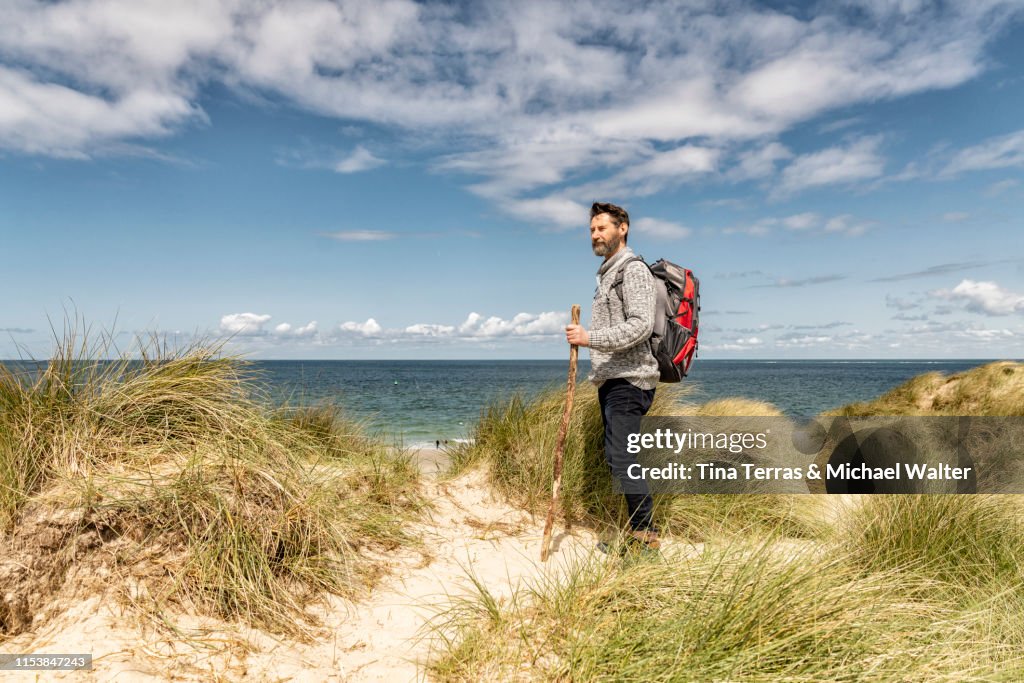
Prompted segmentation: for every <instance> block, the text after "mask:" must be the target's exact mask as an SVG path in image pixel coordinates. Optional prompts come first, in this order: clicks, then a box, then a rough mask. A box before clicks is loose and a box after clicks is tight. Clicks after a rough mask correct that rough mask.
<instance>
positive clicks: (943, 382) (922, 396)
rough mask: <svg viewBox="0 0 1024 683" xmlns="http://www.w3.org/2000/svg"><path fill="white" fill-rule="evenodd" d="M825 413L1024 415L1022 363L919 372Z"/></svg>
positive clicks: (1000, 362) (852, 414)
mask: <svg viewBox="0 0 1024 683" xmlns="http://www.w3.org/2000/svg"><path fill="white" fill-rule="evenodd" d="M824 414H825V415H845V416H857V415H1024V364H1021V363H1016V362H1013V361H996V362H993V363H987V364H985V365H981V366H979V367H976V368H971V369H970V370H966V371H964V372H959V373H956V374H953V375H949V376H946V375H943V374H942V373H940V372H928V373H925V374H923V375H918V376H916V377H913V378H911V379H910V380H908V381H906V382H904V383H903V384H901V385H899V386H897V387H895V388H894V389H892V390H890V391H887V392H886V393H884V394H882V395H881V396H879V397H878V398H876V399H874V400H871V401H862V402H857V403H851V404H848V405H845V406H842V407H840V408H837V409H835V410H832V411H828V412H826V413H824Z"/></svg>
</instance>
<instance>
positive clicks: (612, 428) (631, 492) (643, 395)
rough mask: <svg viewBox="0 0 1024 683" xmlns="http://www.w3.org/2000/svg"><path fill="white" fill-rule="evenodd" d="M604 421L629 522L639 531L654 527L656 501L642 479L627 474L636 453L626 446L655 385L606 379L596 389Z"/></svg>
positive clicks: (606, 449) (608, 453)
mask: <svg viewBox="0 0 1024 683" xmlns="http://www.w3.org/2000/svg"><path fill="white" fill-rule="evenodd" d="M597 397H598V400H599V401H600V403H601V419H602V420H603V421H604V459H605V462H607V463H608V468H609V469H610V470H611V473H612V477H613V478H615V479H616V480H617V481H618V482H619V483H620V485H621V486H622V490H623V492H624V495H625V496H626V507H627V508H628V510H629V526H630V527H631V528H632V529H634V530H638V531H654V524H653V522H652V520H651V513H652V512H653V509H654V501H653V500H652V499H651V493H650V489H649V488H648V487H647V482H645V481H644V480H643V479H637V480H633V479H630V478H629V477H628V475H627V472H628V470H629V466H630V465H633V464H635V463H636V456H634V455H630V454H629V452H628V451H627V450H626V439H627V437H628V435H629V434H631V433H638V432H639V431H640V418H642V417H643V416H644V415H646V414H647V411H648V410H649V409H650V407H651V403H652V402H653V401H654V389H641V388H639V387H637V386H635V385H633V384H630V383H629V381H628V380H625V379H622V378H616V379H609V380H605V382H604V383H603V384H601V386H600V387H599V388H598V390H597Z"/></svg>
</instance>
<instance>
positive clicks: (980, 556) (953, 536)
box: [836, 494, 1024, 590]
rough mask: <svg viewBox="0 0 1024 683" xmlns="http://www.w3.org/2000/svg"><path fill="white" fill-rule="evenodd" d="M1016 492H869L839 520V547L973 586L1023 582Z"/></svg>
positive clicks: (877, 565)
mask: <svg viewBox="0 0 1024 683" xmlns="http://www.w3.org/2000/svg"><path fill="white" fill-rule="evenodd" d="M1022 512H1024V510H1022V508H1021V503H1020V496H1014V495H985V494H976V495H928V494H921V495H894V496H863V497H861V498H860V500H858V504H857V505H854V506H851V507H850V508H849V509H848V510H847V511H846V512H845V513H844V514H843V515H842V516H841V517H840V519H839V522H838V524H837V534H836V539H837V546H836V551H837V554H841V555H843V556H844V557H847V558H848V559H849V561H850V562H851V563H852V564H853V565H855V566H857V567H859V568H861V569H863V570H865V571H889V570H898V571H904V572H906V573H910V574H914V575H916V576H927V577H929V578H932V579H935V580H936V581H941V582H943V583H946V584H949V585H951V586H954V587H967V588H971V589H977V588H985V587H995V588H996V589H997V590H998V589H1001V588H1002V587H1005V586H1020V587H1021V588H1022V589H1024V566H1022V564H1021V558H1024V516H1022Z"/></svg>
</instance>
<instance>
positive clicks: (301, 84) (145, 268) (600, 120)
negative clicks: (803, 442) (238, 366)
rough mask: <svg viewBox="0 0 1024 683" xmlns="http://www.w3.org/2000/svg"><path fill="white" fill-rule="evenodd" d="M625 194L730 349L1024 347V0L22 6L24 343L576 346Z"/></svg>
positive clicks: (508, 351) (17, 63)
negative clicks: (610, 216) (598, 222)
mask: <svg viewBox="0 0 1024 683" xmlns="http://www.w3.org/2000/svg"><path fill="white" fill-rule="evenodd" d="M594 201H611V202H615V203H618V204H621V205H623V206H625V207H626V209H628V211H629V213H630V216H631V225H630V239H629V245H630V247H632V248H633V249H634V251H636V252H637V253H639V254H641V255H643V256H644V257H645V258H647V260H648V261H650V262H653V261H654V260H656V259H658V258H666V259H668V260H670V261H673V262H675V263H678V264H680V265H683V266H686V267H689V268H691V269H693V270H694V272H695V273H696V275H697V276H698V277H699V278H700V281H701V296H702V300H701V303H702V310H701V318H700V320H701V334H700V342H701V346H700V352H699V358H709V359H712V358H718V359H742V358H750V359H766V358H1021V357H1024V249H1022V248H1021V246H1020V238H1019V235H1020V234H1021V232H1022V228H1024V0H1016V1H1012V2H1004V1H1001V0H978V1H970V2H967V1H964V2H939V3H936V2H917V1H915V0H898V1H891V2H890V1H886V0H867V1H864V2H822V3H796V2H773V3H748V2H690V3H674V2H672V3H646V4H639V3H635V2H630V1H628V0H588V1H583V2H564V3H555V2H515V3H505V2H473V3H469V2H467V3H430V2H424V3H417V2H410V1H408V0H383V1H381V0H374V1H359V2H350V1H348V0H344V1H337V2H330V1H328V0H300V1H297V2H277V1H274V0H266V1H263V2H240V1H238V0H196V1H189V0H179V1H178V2H174V3H166V2H162V1H149V0H70V1H67V2H29V1H25V0H0V264H2V266H0V291H2V292H3V294H4V295H3V297H2V298H0V358H7V359H12V358H27V357H33V358H39V359H42V358H47V357H49V355H50V354H51V352H52V350H53V348H54V346H55V344H56V341H57V339H59V338H61V337H62V336H63V330H64V328H65V326H67V325H69V324H70V325H72V326H74V325H75V324H76V323H77V325H78V327H79V328H80V329H85V328H86V327H88V328H89V329H90V330H92V331H93V334H95V335H96V336H94V337H93V338H94V339H95V338H98V337H99V336H101V331H102V334H106V335H109V337H110V338H111V339H112V340H113V342H114V346H115V347H116V348H118V349H125V350H127V349H131V348H133V345H137V344H138V343H139V340H152V339H154V338H157V339H163V340H164V343H169V344H171V345H172V346H184V345H187V344H189V343H194V342H196V341H199V340H217V341H218V343H223V344H224V345H225V349H227V350H229V351H231V352H233V353H239V354H242V355H244V356H246V357H249V358H252V359H278V358H279V359H389V358H411V359H416V358H423V359H427V358H565V357H566V356H567V347H566V343H565V339H564V333H563V332H562V329H563V327H564V325H565V323H566V322H567V321H568V316H569V309H570V307H571V305H572V304H574V303H579V304H581V305H582V308H583V323H584V325H586V324H588V323H589V320H590V301H591V299H592V297H593V288H594V273H595V271H596V269H597V267H598V265H599V264H600V259H599V258H598V257H596V256H594V254H593V252H592V250H591V246H590V241H589V207H590V204H591V203H592V202H594ZM147 343H148V342H147ZM584 357H586V356H585V355H584ZM698 362H699V361H698Z"/></svg>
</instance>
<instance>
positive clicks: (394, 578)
mask: <svg viewBox="0 0 1024 683" xmlns="http://www.w3.org/2000/svg"><path fill="white" fill-rule="evenodd" d="M418 457H419V459H420V461H421V462H422V467H423V469H424V470H425V474H426V477H425V482H424V486H425V488H426V489H427V496H428V499H430V500H431V501H432V502H433V503H434V506H435V507H434V510H433V512H432V513H431V514H430V517H429V519H428V520H426V521H425V522H424V523H422V524H421V525H420V526H419V528H418V529H417V530H416V531H417V532H418V533H420V534H421V535H422V538H423V540H424V546H425V549H426V553H427V557H424V555H423V554H421V553H414V552H410V551H403V552H402V553H401V554H397V555H396V556H394V557H392V558H388V562H389V564H390V565H391V566H390V573H389V575H388V576H386V577H385V578H384V579H383V580H382V582H381V584H380V585H378V587H377V588H376V589H375V590H373V591H372V592H371V593H370V594H369V595H368V596H366V598H365V599H363V600H361V601H357V602H350V601H346V600H342V599H340V598H332V599H331V600H330V602H329V603H328V605H327V607H326V608H325V610H324V612H323V622H324V626H325V629H324V631H323V634H324V635H323V637H321V638H320V639H318V640H316V641H315V642H312V643H309V644H302V643H296V642H293V641H278V640H275V639H274V638H273V637H271V636H269V635H268V634H266V633H263V632H260V631H256V630H253V629H247V628H244V627H241V626H238V625H233V624H224V623H222V622H212V621H210V620H202V621H200V620H198V619H194V620H189V619H187V618H179V617H175V619H176V620H177V621H178V623H179V624H183V625H185V626H187V627H190V630H191V632H192V633H193V634H195V633H198V632H200V631H204V630H205V631H206V632H205V633H203V634H202V635H199V636H197V638H196V640H195V641H194V643H193V645H191V646H190V645H185V644H183V643H182V642H181V641H180V639H178V640H176V639H174V638H172V637H169V636H168V634H166V633H162V634H154V633H152V629H142V628H140V624H139V623H138V622H137V621H136V620H133V619H126V617H125V615H124V614H123V613H122V610H121V609H120V608H119V607H116V606H115V604H114V603H115V602H116V601H114V600H110V599H107V600H103V601H100V600H98V599H92V600H88V601H84V602H78V603H76V604H74V605H72V606H71V607H70V609H68V610H67V611H65V612H64V613H63V614H61V615H60V616H58V617H56V618H54V619H52V620H50V621H48V622H47V624H46V626H45V627H44V628H42V629H40V630H38V631H37V632H35V633H34V634H31V635H30V634H24V635H22V636H19V637H18V638H17V639H14V640H12V641H9V642H7V643H5V644H4V651H5V652H16V651H18V652H92V653H93V654H94V659H95V664H94V670H93V671H92V672H91V674H83V673H81V672H73V673H67V674H63V675H60V674H58V675H56V676H54V675H53V674H42V676H44V677H45V679H46V680H49V679H50V678H52V677H56V678H66V679H67V680H83V679H86V680H101V681H107V680H117V681H135V680H257V681H389V682H396V683H398V682H401V681H416V680H423V669H422V666H420V665H419V663H420V662H422V661H423V659H424V658H425V657H426V656H427V655H428V654H429V653H430V648H431V642H432V637H431V636H430V633H429V629H426V628H424V627H425V625H426V624H427V622H428V620H430V619H431V617H432V616H433V615H436V614H437V613H438V611H439V610H443V609H444V608H445V607H446V606H450V605H451V604H452V599H453V598H457V597H458V596H465V595H470V594H473V593H474V592H475V590H476V589H475V588H474V587H473V584H472V581H471V580H470V579H469V576H468V572H469V571H471V572H472V573H473V574H474V575H475V576H476V577H477V579H478V580H479V581H480V582H481V583H482V584H483V585H484V586H486V588H487V590H488V591H489V592H490V593H491V594H492V595H494V596H495V597H497V598H506V597H508V596H509V595H511V593H512V592H513V591H514V590H515V589H516V588H517V587H518V586H520V585H522V583H523V582H524V581H530V580H534V579H536V578H538V577H541V576H543V575H544V573H545V572H556V573H561V572H563V571H564V569H565V567H566V566H567V565H568V564H569V563H571V562H572V561H573V559H575V558H579V557H581V556H584V555H587V554H590V553H592V552H593V548H594V545H595V543H596V538H595V537H594V535H593V534H592V533H591V532H589V531H588V530H585V529H578V528H574V529H573V532H572V533H571V534H567V533H564V532H562V528H561V527H558V526H556V534H557V535H556V538H555V541H554V543H553V547H552V556H551V558H550V559H549V561H548V562H547V563H546V564H542V563H541V562H540V561H539V554H540V539H541V533H542V527H543V519H541V518H537V519H531V518H530V516H529V515H526V514H525V513H523V512H522V511H521V510H517V509H515V508H513V507H511V506H509V505H508V504H506V503H504V502H502V501H500V500H498V499H496V498H495V497H494V495H493V494H492V493H491V491H490V489H489V487H488V486H487V485H486V482H485V480H484V476H483V474H481V473H480V472H473V473H469V474H467V475H464V476H462V477H460V478H458V479H455V480H452V481H448V482H444V481H439V480H438V479H437V477H436V475H435V474H434V473H433V471H436V469H437V465H438V463H439V462H440V460H441V459H442V456H441V455H440V454H438V453H437V452H435V451H432V450H428V451H423V452H421V453H420V454H419V455H418ZM560 532H562V533H560ZM204 643H206V644H208V645H212V646H213V647H212V648H208V647H205V646H204V645H203V644H204ZM246 652H247V653H246ZM5 673H6V672H5ZM11 679H12V680H36V678H35V675H33V674H28V673H27V672H26V673H21V674H15V675H13V676H12V677H11ZM40 680H43V679H40Z"/></svg>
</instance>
